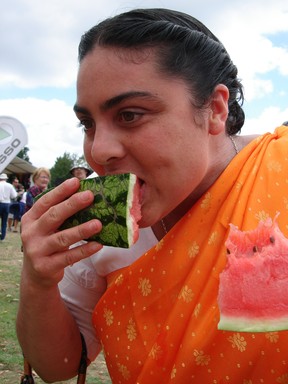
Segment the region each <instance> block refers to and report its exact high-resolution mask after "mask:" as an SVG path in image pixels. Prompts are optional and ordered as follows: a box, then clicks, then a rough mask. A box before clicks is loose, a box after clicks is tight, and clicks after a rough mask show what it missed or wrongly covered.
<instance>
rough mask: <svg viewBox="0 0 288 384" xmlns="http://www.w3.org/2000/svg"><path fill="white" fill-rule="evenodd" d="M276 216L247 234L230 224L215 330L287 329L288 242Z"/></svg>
mask: <svg viewBox="0 0 288 384" xmlns="http://www.w3.org/2000/svg"><path fill="white" fill-rule="evenodd" d="M277 216H278V215H277ZM277 216H276V217H275V219H274V220H273V221H272V219H267V220H266V221H261V222H260V223H259V225H258V227H257V228H256V229H254V230H251V231H246V232H242V231H240V230H239V229H238V228H237V227H235V226H234V225H232V224H230V233H229V236H228V239H227V241H226V243H225V244H226V247H227V259H228V260H227V265H226V268H225V269H224V270H223V272H222V273H221V274H220V286H219V295H218V304H219V309H220V321H219V323H218V329H222V330H230V331H240V332H268V331H279V330H287V329H288V239H287V238H286V237H284V235H283V234H282V232H281V231H280V229H279V227H278V224H277V222H276V219H277Z"/></svg>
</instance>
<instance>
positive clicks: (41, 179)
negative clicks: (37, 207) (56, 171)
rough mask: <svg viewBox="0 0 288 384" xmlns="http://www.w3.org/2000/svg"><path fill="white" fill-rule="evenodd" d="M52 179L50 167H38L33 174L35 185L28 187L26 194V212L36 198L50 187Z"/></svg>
mask: <svg viewBox="0 0 288 384" xmlns="http://www.w3.org/2000/svg"><path fill="white" fill-rule="evenodd" d="M50 179H51V174H50V171H49V169H48V168H45V167H41V168H37V169H36V170H35V171H34V172H33V175H32V181H33V185H32V187H30V188H29V189H28V191H27V194H26V209H25V211H26V212H27V211H29V209H30V208H31V207H32V205H33V204H34V198H35V197H36V196H38V195H39V194H40V193H42V192H43V191H45V189H47V188H48V184H49V182H50Z"/></svg>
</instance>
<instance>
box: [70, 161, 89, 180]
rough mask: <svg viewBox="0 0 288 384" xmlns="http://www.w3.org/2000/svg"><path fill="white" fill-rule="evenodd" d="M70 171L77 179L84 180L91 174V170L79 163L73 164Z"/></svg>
mask: <svg viewBox="0 0 288 384" xmlns="http://www.w3.org/2000/svg"><path fill="white" fill-rule="evenodd" d="M70 173H71V175H72V176H74V177H77V179H79V180H84V179H86V178H87V177H88V176H89V175H91V173H92V171H91V169H89V168H88V166H87V165H86V164H80V163H79V164H74V166H73V168H71V169H70Z"/></svg>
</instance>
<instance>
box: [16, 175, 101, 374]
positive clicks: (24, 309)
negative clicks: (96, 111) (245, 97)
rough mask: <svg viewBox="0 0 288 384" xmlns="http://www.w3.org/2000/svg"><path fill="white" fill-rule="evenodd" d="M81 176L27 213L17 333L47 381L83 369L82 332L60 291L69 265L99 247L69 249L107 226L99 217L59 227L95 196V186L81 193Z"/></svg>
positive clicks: (92, 245) (23, 236)
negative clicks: (78, 191)
mask: <svg viewBox="0 0 288 384" xmlns="http://www.w3.org/2000/svg"><path fill="white" fill-rule="evenodd" d="M78 188H79V180H78V179H76V178H73V179H69V180H67V181H66V182H64V183H63V184H61V185H60V186H59V187H57V188H55V189H53V190H52V191H51V192H48V193H47V194H46V195H44V196H43V197H42V198H41V199H39V200H38V201H37V202H36V203H35V204H34V205H33V207H32V208H31V209H30V210H29V212H27V213H26V214H25V215H24V216H23V218H22V225H21V227H22V232H21V236H22V242H23V249H24V260H23V269H22V277H21V289H20V303H19V310H18V316H17V334H18V339H19V342H20V345H21V347H22V350H23V353H24V355H25V357H26V358H27V360H28V361H29V362H30V364H31V365H32V367H33V368H34V369H35V371H36V372H37V373H38V374H39V375H40V376H41V377H42V378H43V379H44V380H46V381H59V380H65V379H68V378H70V377H73V376H75V375H76V374H77V370H78V367H79V362H80V356H81V338H80V332H79V329H78V327H77V325H76V323H75V321H74V319H73V316H72V315H71V313H70V312H69V310H68V309H67V308H66V306H65V304H64V302H63V300H62V299H61V297H60V293H59V290H58V283H59V281H60V280H61V279H62V277H63V274H64V268H65V267H66V266H68V265H71V264H73V263H76V262H77V261H79V260H82V259H84V258H86V257H89V256H91V255H92V254H93V253H95V252H97V251H98V250H99V249H101V248H102V246H101V245H100V244H98V243H96V242H88V243H85V244H82V245H80V246H79V247H76V248H72V249H69V247H70V246H71V245H72V244H74V243H77V242H78V241H80V240H82V239H85V238H87V237H89V236H91V235H92V234H95V233H97V232H99V231H100V230H101V223H100V222H99V221H98V220H91V221H89V222H87V223H84V224H82V225H79V226H77V227H73V228H71V229H67V230H64V231H58V228H59V226H60V225H61V224H62V223H63V221H64V220H65V219H66V218H67V217H69V216H71V215H72V214H74V213H75V212H77V211H79V210H80V209H83V208H84V207H86V206H89V205H90V204H91V203H92V201H93V194H92V192H90V191H85V192H80V193H75V192H76V191H77V190H78Z"/></svg>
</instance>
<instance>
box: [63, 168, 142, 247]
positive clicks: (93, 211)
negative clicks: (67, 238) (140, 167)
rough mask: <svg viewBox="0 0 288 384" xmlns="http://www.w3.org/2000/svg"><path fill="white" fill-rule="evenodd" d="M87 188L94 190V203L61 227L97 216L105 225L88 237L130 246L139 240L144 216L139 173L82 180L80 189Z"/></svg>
mask: <svg viewBox="0 0 288 384" xmlns="http://www.w3.org/2000/svg"><path fill="white" fill-rule="evenodd" d="M88 189H89V190H90V191H92V192H93V193H94V202H93V204H92V205H91V206H89V207H88V208H85V209H83V210H81V211H79V212H77V213H76V214H75V215H73V216H71V217H69V218H68V219H67V220H66V221H65V222H64V223H63V225H62V226H61V228H60V229H65V228H71V227H73V226H75V225H79V224H81V223H84V222H86V221H88V220H91V219H95V218H97V219H99V220H100V221H101V223H102V225H103V228H102V230H101V232H100V233H98V234H96V235H93V236H92V237H90V238H89V239H85V240H88V241H89V240H95V241H98V242H99V243H101V244H104V245H109V246H112V247H121V248H129V247H130V246H131V245H132V244H134V243H135V242H136V240H137V239H138V234H139V232H138V224H137V222H138V221H139V220H140V218H141V211H140V203H139V194H140V184H139V181H138V179H137V176H136V175H134V174H132V173H125V174H118V175H108V176H99V177H95V178H91V179H85V180H81V181H80V188H79V190H78V191H79V192H80V191H85V190H88Z"/></svg>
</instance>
